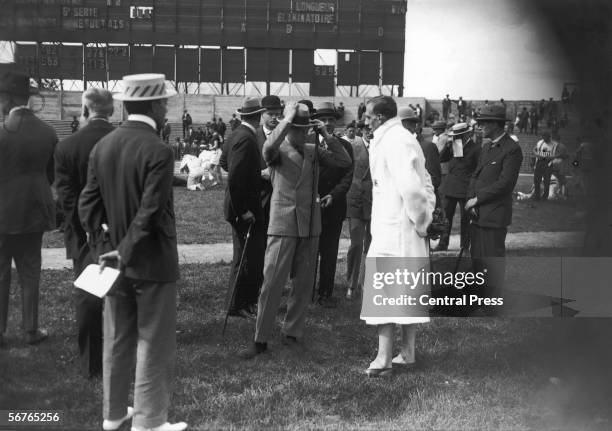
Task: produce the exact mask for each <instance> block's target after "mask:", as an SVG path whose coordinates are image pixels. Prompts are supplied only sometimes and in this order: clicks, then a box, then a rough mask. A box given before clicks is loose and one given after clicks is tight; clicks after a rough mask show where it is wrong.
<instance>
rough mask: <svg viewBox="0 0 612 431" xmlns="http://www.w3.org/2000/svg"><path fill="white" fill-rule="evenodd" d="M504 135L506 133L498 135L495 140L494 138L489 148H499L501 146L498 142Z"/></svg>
mask: <svg viewBox="0 0 612 431" xmlns="http://www.w3.org/2000/svg"><path fill="white" fill-rule="evenodd" d="M505 135H506V132H504V133H502V134H501V135H499V136H498V137H497V138H495V140H493V141H491V147H499V146H500V145H501V143H500V142H499V141H500V140H501V138H503V137H504V136H505Z"/></svg>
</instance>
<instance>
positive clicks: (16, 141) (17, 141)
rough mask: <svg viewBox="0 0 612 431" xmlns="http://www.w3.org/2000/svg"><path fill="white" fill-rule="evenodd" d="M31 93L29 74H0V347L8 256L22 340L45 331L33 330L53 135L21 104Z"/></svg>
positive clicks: (32, 340) (49, 224)
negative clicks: (16, 285)
mask: <svg viewBox="0 0 612 431" xmlns="http://www.w3.org/2000/svg"><path fill="white" fill-rule="evenodd" d="M32 94H36V89H34V88H31V87H30V79H29V77H27V76H25V75H22V74H18V73H14V72H5V73H4V74H3V75H2V76H0V109H2V113H3V115H4V124H3V127H2V128H1V129H0V347H3V346H4V344H5V340H4V333H5V331H6V325H7V318H8V305H9V291H10V287H11V262H12V260H13V259H14V260H15V266H16V267H17V273H18V274H19V281H20V284H21V293H22V295H21V296H22V301H23V307H22V319H23V330H24V331H25V333H26V342H27V343H29V344H36V343H39V342H41V341H42V340H44V339H45V338H47V331H45V330H44V329H39V328H38V294H39V283H40V270H41V244H42V236H43V232H44V231H47V230H51V229H53V228H54V227H55V204H54V202H53V196H52V195H51V187H50V186H51V184H52V183H53V151H54V150H55V146H56V144H57V135H56V133H55V131H54V130H53V128H51V127H50V126H49V125H47V124H45V123H44V122H43V121H41V120H40V119H38V118H37V117H36V116H35V115H34V113H33V112H32V111H31V110H30V109H29V108H28V107H27V104H28V100H29V98H30V95H32Z"/></svg>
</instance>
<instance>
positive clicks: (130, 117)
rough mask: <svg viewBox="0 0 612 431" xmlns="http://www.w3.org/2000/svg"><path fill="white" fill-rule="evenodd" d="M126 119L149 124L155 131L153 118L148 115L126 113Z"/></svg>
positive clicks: (155, 126)
mask: <svg viewBox="0 0 612 431" xmlns="http://www.w3.org/2000/svg"><path fill="white" fill-rule="evenodd" d="M127 119H128V121H139V122H141V123H145V124H148V125H149V126H151V127H153V130H156V131H157V125H156V124H155V121H154V120H153V118H151V117H149V116H148V115H142V114H130V115H128V118H127Z"/></svg>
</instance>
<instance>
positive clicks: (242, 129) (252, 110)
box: [223, 98, 266, 318]
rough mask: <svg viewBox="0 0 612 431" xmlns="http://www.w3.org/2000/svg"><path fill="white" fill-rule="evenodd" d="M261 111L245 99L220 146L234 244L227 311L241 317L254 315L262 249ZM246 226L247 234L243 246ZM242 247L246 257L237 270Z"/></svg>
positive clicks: (226, 209)
mask: <svg viewBox="0 0 612 431" xmlns="http://www.w3.org/2000/svg"><path fill="white" fill-rule="evenodd" d="M263 111H265V108H262V107H261V104H260V102H259V99H257V98H249V99H246V100H245V102H244V104H243V106H242V108H240V109H238V110H237V111H236V113H237V114H238V115H240V118H241V119H242V122H241V124H240V126H238V127H237V128H236V130H234V132H233V133H232V134H231V135H230V137H229V138H228V140H227V142H226V144H225V148H224V149H225V150H226V157H225V164H226V166H225V167H224V169H226V170H227V173H228V175H227V188H226V189H225V201H224V203H223V212H224V215H225V219H226V220H227V221H228V222H229V224H230V225H231V226H232V242H233V245H234V255H233V259H232V267H231V268H232V269H231V271H230V278H229V284H230V289H229V290H228V292H232V290H233V289H232V286H233V284H234V281H236V286H235V292H234V295H233V298H229V299H230V300H232V299H233V301H232V302H231V304H230V309H229V314H230V316H238V317H244V318H255V314H254V312H255V306H256V305H257V297H258V295H259V289H260V288H261V283H262V281H263V264H264V253H265V250H266V224H265V220H264V214H263V207H262V201H261V193H262V184H263V181H261V152H260V150H259V146H258V143H257V127H259V123H260V121H261V115H262V112H263ZM249 227H251V234H250V237H249V242H248V244H247V249H246V250H244V247H245V241H246V236H247V232H248V230H249ZM243 251H244V252H245V253H244V258H245V260H246V261H245V263H244V264H243V269H242V271H241V272H240V273H238V268H239V266H240V259H241V258H242V255H243ZM236 277H238V278H237V279H236ZM229 294H230V295H231V293H229Z"/></svg>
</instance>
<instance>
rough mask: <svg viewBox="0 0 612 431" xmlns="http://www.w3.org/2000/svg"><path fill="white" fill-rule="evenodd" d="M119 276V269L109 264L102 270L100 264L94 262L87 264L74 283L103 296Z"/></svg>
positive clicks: (99, 296)
mask: <svg viewBox="0 0 612 431" xmlns="http://www.w3.org/2000/svg"><path fill="white" fill-rule="evenodd" d="M118 276H119V270H117V269H115V268H109V267H108V266H107V267H105V268H104V271H102V272H100V265H96V264H93V263H92V264H91V265H87V268H85V270H84V271H83V272H82V273H81V275H79V277H78V278H77V279H76V280H75V281H74V285H75V286H76V287H78V288H79V289H82V290H84V291H85V292H89V293H91V294H92V295H96V296H97V297H98V298H103V297H104V296H105V295H106V294H107V293H108V291H109V290H110V288H111V287H112V286H113V283H114V282H115V280H117V277H118Z"/></svg>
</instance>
